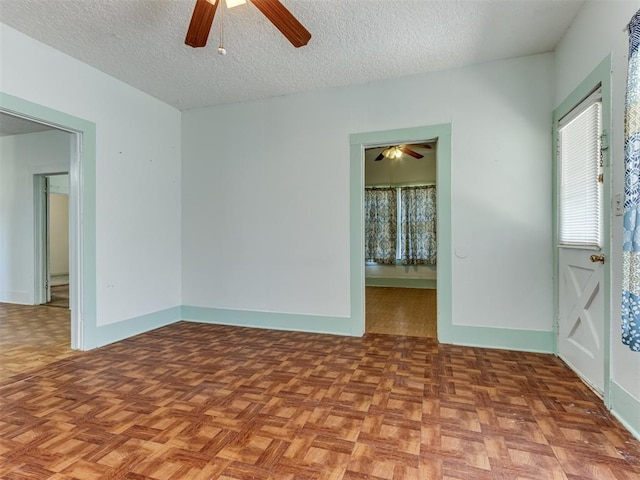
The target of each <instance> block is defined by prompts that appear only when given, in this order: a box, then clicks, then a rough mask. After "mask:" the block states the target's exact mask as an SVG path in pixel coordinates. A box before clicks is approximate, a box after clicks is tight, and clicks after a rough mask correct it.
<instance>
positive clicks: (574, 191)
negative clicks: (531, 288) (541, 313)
mask: <svg viewBox="0 0 640 480" xmlns="http://www.w3.org/2000/svg"><path fill="white" fill-rule="evenodd" d="M600 98H601V97H600V95H598V92H596V94H594V95H591V96H590V97H589V98H588V99H587V100H585V101H584V102H582V103H581V104H580V105H579V106H578V107H576V108H575V109H574V110H573V111H572V112H570V113H569V114H568V115H567V116H566V117H565V118H564V119H562V120H561V121H560V124H559V145H558V147H559V152H558V153H559V159H560V169H561V172H560V174H561V180H560V198H559V202H560V218H559V235H560V244H561V245H566V246H585V247H600V246H602V241H601V240H602V239H601V236H602V233H601V232H602V228H601V223H602V222H601V202H602V177H601V173H602V165H601V156H600V141H601V140H600V136H601V133H602V125H601V122H602V120H601V118H602V115H601V109H602V107H601V105H602V102H601V100H600Z"/></svg>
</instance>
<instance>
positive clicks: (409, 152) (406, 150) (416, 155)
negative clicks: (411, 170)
mask: <svg viewBox="0 0 640 480" xmlns="http://www.w3.org/2000/svg"><path fill="white" fill-rule="evenodd" d="M398 150H400V151H401V152H402V153H406V154H407V155H411V156H412V157H413V158H422V157H424V155H421V154H419V153H418V152H414V151H413V150H411V149H410V148H407V147H406V146H404V145H398Z"/></svg>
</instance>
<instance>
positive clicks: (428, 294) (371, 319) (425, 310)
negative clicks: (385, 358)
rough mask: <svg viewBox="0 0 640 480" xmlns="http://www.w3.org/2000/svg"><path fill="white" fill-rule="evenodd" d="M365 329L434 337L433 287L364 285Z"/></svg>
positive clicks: (434, 303)
mask: <svg viewBox="0 0 640 480" xmlns="http://www.w3.org/2000/svg"><path fill="white" fill-rule="evenodd" d="M365 297H366V310H365V312H366V315H365V316H366V331H367V333H386V334H391V335H406V336H410V337H430V338H437V337H438V328H437V326H438V322H437V309H436V290H432V289H420V288H387V287H366V292H365Z"/></svg>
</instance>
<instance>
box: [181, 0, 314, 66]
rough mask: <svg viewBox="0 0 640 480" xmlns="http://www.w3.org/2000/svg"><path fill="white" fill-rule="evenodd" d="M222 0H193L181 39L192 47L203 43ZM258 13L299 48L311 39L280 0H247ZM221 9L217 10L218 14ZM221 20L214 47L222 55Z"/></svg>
mask: <svg viewBox="0 0 640 480" xmlns="http://www.w3.org/2000/svg"><path fill="white" fill-rule="evenodd" d="M221 1H223V0H196V4H195V6H194V7H193V14H192V16H191V22H190V23H189V29H188V30H187V36H186V38H185V40H184V43H185V44H187V45H189V46H190V47H193V48H201V47H204V46H205V45H206V44H207V40H208V38H209V32H210V31H211V26H212V25H213V19H214V17H215V15H216V11H217V9H218V6H219V5H220V2H221ZM249 1H250V3H252V4H253V5H255V6H256V8H257V9H258V10H260V12H262V14H263V15H264V16H265V17H267V19H268V20H269V21H270V22H271V23H272V24H273V25H274V26H275V27H276V28H277V29H278V30H280V32H281V33H282V34H283V35H284V36H285V37H286V39H287V40H289V42H291V44H292V45H293V46H294V47H296V48H300V47H302V46H304V45H306V44H307V43H309V40H310V39H311V33H309V31H308V30H307V29H306V28H305V27H304V25H302V24H301V23H300V22H299V21H298V19H297V18H296V17H294V16H293V14H292V13H291V12H290V11H289V10H287V8H286V7H285V6H284V5H282V3H280V0H249ZM225 3H226V5H227V7H228V8H232V7H236V6H238V5H242V4H244V3H246V0H226V1H225ZM222 16H223V13H222V12H221V17H222ZM223 28H224V27H223V23H222V18H221V25H220V36H221V43H220V46H219V48H218V53H219V54H220V55H226V53H227V51H226V49H225V48H224V45H223V44H222V36H223Z"/></svg>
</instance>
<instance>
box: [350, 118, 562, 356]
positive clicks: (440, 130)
mask: <svg viewBox="0 0 640 480" xmlns="http://www.w3.org/2000/svg"><path fill="white" fill-rule="evenodd" d="M451 132H452V127H451V124H450V123H446V124H438V125H429V126H422V127H414V128H404V129H398V130H385V131H379V132H368V133H359V134H352V135H351V137H350V143H351V164H350V204H351V206H350V209H351V224H350V238H351V245H350V253H351V256H350V261H351V265H350V271H351V319H352V321H353V323H352V324H353V325H354V328H356V327H357V328H358V329H359V330H358V331H357V332H356V333H355V334H362V333H364V328H365V306H364V298H365V297H364V288H365V278H364V238H363V232H364V149H365V147H370V146H380V145H389V144H393V143H412V142H422V141H426V140H437V142H438V146H437V149H436V172H437V179H436V184H437V185H438V193H437V202H438V264H437V293H436V296H437V305H438V307H437V317H438V319H437V323H438V341H439V342H441V343H452V344H456V345H468V346H474V347H487V348H502V349H510V350H521V351H527V352H542V353H551V352H552V347H553V332H552V331H537V330H516V329H509V328H495V327H477V326H471V325H464V324H454V323H453V276H452V258H453V257H452V245H453V243H452V233H451V225H452V214H451V195H452V188H451V185H452V183H451V161H452V160H451Z"/></svg>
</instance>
